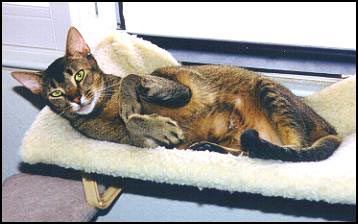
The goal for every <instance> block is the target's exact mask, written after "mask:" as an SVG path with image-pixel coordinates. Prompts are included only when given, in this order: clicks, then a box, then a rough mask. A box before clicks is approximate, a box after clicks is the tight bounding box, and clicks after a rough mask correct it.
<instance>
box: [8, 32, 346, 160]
mask: <svg viewBox="0 0 358 224" xmlns="http://www.w3.org/2000/svg"><path fill="white" fill-rule="evenodd" d="M12 76H13V77H14V78H15V79H16V80H18V81H19V82H20V83H22V84H23V85H24V86H25V87H27V88H28V89H30V90H31V91H32V92H33V93H35V94H39V95H41V96H42V97H43V98H44V99H46V101H47V104H48V105H49V106H50V108H51V109H52V110H53V111H55V112H56V113H58V114H59V115H61V116H62V117H64V118H66V119H67V120H69V122H70V123H71V125H72V126H73V127H74V128H75V129H76V130H78V131H79V132H81V133H82V134H84V135H86V136H88V137H90V138H94V139H98V140H106V141H112V142H117V143H123V144H131V145H135V146H139V147H150V148H153V147H157V146H165V147H167V148H173V147H175V148H178V149H187V148H191V149H194V150H211V151H219V152H228V153H231V154H234V155H241V154H242V155H247V156H249V157H253V158H261V159H275V160H282V161H295V162H298V161H318V160H323V159H326V158H328V157H329V156H330V155H332V154H333V153H334V151H335V150H336V149H337V147H338V146H339V144H340V138H339V137H338V136H337V133H336V131H335V129H334V127H332V126H331V125H330V124H329V123H328V122H327V121H325V120H324V119H323V118H322V117H321V116H319V115H318V114H317V113H316V112H315V111H313V110H312V109H311V108H310V107H309V106H307V105H306V104H304V103H303V102H302V100H301V99H300V98H299V97H297V96H295V95H294V94H293V93H292V92H291V91H290V90H288V89H287V88H285V87H284V86H282V85H280V84H278V83H276V82H274V81H273V80H271V79H270V78H268V77H265V76H262V75H259V74H256V73H254V72H252V71H249V70H246V69H242V68H240V67H235V66H227V65H200V66H173V67H164V68H159V69H157V70H155V71H154V72H152V73H151V74H144V75H137V74H129V75H128V76H126V77H124V78H120V77H117V76H114V75H111V74H105V73H104V72H103V71H102V70H101V69H100V68H99V66H98V64H97V62H96V59H95V58H94V56H93V55H92V54H91V52H90V48H89V47H88V45H87V44H86V42H85V40H84V39H83V37H82V36H81V34H80V33H79V31H78V30H77V29H76V28H74V27H71V28H70V29H69V31H68V35H67V44H66V53H65V56H64V57H61V58H59V59H57V60H55V61H54V62H53V63H52V64H51V65H50V66H49V67H48V68H47V69H46V70H45V71H43V72H37V73H34V72H23V71H16V72H13V73H12ZM59 134H60V133H59Z"/></svg>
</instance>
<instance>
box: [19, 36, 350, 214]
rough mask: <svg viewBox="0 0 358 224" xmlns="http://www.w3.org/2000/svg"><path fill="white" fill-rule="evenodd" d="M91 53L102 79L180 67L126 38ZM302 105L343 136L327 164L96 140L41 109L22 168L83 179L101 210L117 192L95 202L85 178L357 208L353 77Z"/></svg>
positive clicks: (93, 185) (156, 49)
mask: <svg viewBox="0 0 358 224" xmlns="http://www.w3.org/2000/svg"><path fill="white" fill-rule="evenodd" d="M93 54H94V55H95V57H96V59H97V60H98V63H99V65H100V67H101V68H102V70H103V71H104V72H106V73H111V74H115V75H118V76H122V77H123V76H125V75H127V74H130V73H135V74H149V73H151V72H152V71H153V70H155V69H156V68H159V67H164V66H176V65H179V63H178V62H177V61H176V60H175V59H174V58H173V57H172V56H171V55H170V54H169V53H168V52H167V51H165V50H164V49H161V48H159V47H158V46H156V45H154V44H152V43H150V42H148V41H145V40H143V39H140V38H137V37H135V36H131V35H128V34H126V33H115V34H112V35H110V36H109V37H107V38H106V39H104V40H103V41H102V42H100V43H99V44H98V45H97V47H96V48H95V50H94V51H93ZM304 100H305V102H306V103H307V104H309V105H310V106H311V107H312V108H314V109H315V110H316V111H317V112H318V113H319V114H320V115H321V116H323V117H324V118H325V119H327V120H328V121H329V122H330V123H331V124H332V125H334V126H335V127H336V129H337V131H338V133H339V135H340V136H341V137H343V142H342V144H341V145H340V147H339V148H338V149H337V151H336V152H335V153H334V154H333V155H332V156H331V157H330V158H328V159H327V160H324V161H320V162H300V163H292V162H282V161H273V160H261V159H253V158H248V157H244V156H233V155H230V154H222V153H217V152H209V151H192V150H177V149H171V150H169V149H165V148H163V147H158V148H155V149H143V148H138V147H134V146H130V145H124V144H117V143H111V142H105V141H98V140H94V139H89V138H87V137H85V136H83V135H82V134H80V133H79V132H77V131H76V130H74V129H73V128H72V127H71V125H70V124H69V123H68V121H66V120H65V119H63V118H62V117H60V116H58V115H57V114H55V113H54V112H52V111H51V110H50V109H49V108H48V107H45V108H44V109H42V111H41V112H40V113H39V115H38V116H37V118H36V120H35V121H34V123H33V124H32V126H31V128H30V129H29V130H28V131H27V133H26V135H25V137H24V139H23V143H22V147H21V151H20V154H21V158H22V160H23V161H24V162H25V163H29V164H37V163H44V164H52V165H57V166H61V167H64V168H73V169H76V170H81V171H83V172H85V173H87V175H85V176H84V177H83V185H84V189H85V193H86V197H87V201H88V203H89V204H91V205H93V206H95V207H97V208H102V209H104V208H107V207H108V206H109V205H110V204H111V203H112V201H113V200H114V198H115V197H116V196H117V195H118V194H119V193H120V191H121V188H118V187H109V188H108V189H107V190H106V192H105V193H104V194H103V195H100V194H99V193H98V192H99V191H98V187H97V183H96V181H95V180H93V179H91V176H90V173H99V174H105V175H110V176H113V177H126V178H135V179H140V180H146V181H154V182H158V183H169V184H178V185H190V186H196V187H198V188H200V189H201V188H213V189H219V190H225V191H230V192H236V191H238V192H249V193H258V194H262V195H264V196H280V197H285V198H292V199H298V200H300V199H306V200H311V201H325V202H328V203H333V204H335V203H339V204H356V131H355V129H356V125H355V124H356V109H355V108H356V78H355V76H353V77H351V78H348V79H345V80H342V81H339V82H338V83H335V84H333V85H331V86H329V87H327V88H326V89H323V90H322V91H320V92H318V93H315V94H313V95H310V96H307V97H305V98H304ZM54 129H56V131H53V130H54ZM48 130H52V131H51V132H49V131H48ZM59 133H60V134H59Z"/></svg>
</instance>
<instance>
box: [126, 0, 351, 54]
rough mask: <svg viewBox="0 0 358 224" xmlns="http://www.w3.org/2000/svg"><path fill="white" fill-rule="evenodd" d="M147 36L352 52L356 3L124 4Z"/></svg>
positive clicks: (129, 22)
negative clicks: (322, 48)
mask: <svg viewBox="0 0 358 224" xmlns="http://www.w3.org/2000/svg"><path fill="white" fill-rule="evenodd" d="M123 7H124V8H123V9H124V15H125V19H126V29H127V31H129V32H133V33H141V34H147V35H157V36H167V37H182V38H199V39H211V40H212V39H215V40H227V41H241V42H253V43H269V44H283V45H296V46H311V47H325V48H327V47H328V48H339V49H356V3H281V2H279V3H277V2H276V3H265V2H254V3H237V2H230V3H228V2H225V3H223V2H220V3H219V2H216V3H215V2H211V3H186V2H185V3H183V2H182V3H162V2H160V3H144V2H141V3H138V2H125V3H123Z"/></svg>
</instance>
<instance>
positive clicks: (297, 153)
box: [240, 129, 341, 162]
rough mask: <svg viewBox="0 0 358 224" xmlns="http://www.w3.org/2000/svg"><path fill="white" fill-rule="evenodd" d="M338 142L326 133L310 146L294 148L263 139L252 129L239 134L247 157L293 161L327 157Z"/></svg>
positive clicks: (334, 136) (315, 159)
mask: <svg viewBox="0 0 358 224" xmlns="http://www.w3.org/2000/svg"><path fill="white" fill-rule="evenodd" d="M340 142H341V141H340V139H339V138H338V137H337V136H336V135H327V136H324V137H322V138H320V139H318V140H317V141H316V142H314V143H313V144H312V146H310V147H306V148H301V149H295V148H291V147H286V146H278V145H275V144H273V143H271V142H268V141H266V140H263V139H261V138H260V137H259V134H258V132H257V131H256V130H254V129H248V130H246V131H245V132H244V133H242V134H241V136H240V145H241V147H242V148H243V149H244V150H246V151H247V152H248V154H249V157H253V158H261V159H276V160H282V161H293V162H301V161H319V160H324V159H327V158H328V157H330V156H331V155H332V154H333V153H334V151H335V150H336V149H337V148H338V146H339V144H340Z"/></svg>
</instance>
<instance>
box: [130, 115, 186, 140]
mask: <svg viewBox="0 0 358 224" xmlns="http://www.w3.org/2000/svg"><path fill="white" fill-rule="evenodd" d="M127 128H128V129H129V130H130V131H131V132H134V133H135V135H136V136H143V137H145V138H146V139H147V140H146V142H148V147H152V146H153V145H154V144H157V145H158V146H166V147H174V146H175V145H178V144H180V143H182V142H183V141H184V139H185V136H184V132H183V130H182V129H181V128H180V127H179V126H178V124H177V123H176V122H175V121H173V120H172V119H170V118H168V117H162V116H159V115H155V114H152V115H140V114H133V115H130V116H129V119H128V123H127Z"/></svg>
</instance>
